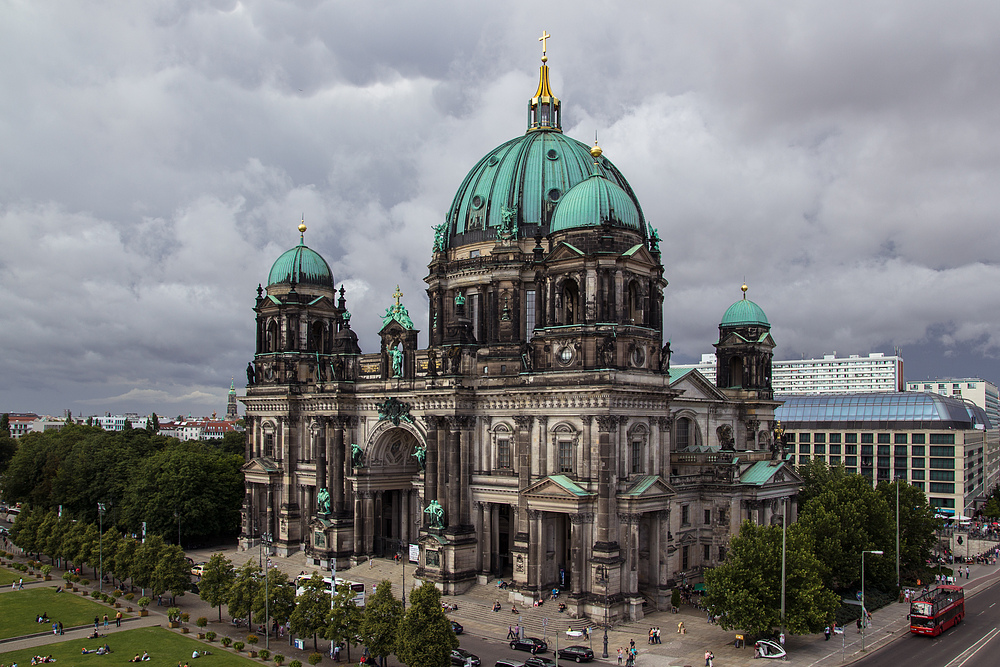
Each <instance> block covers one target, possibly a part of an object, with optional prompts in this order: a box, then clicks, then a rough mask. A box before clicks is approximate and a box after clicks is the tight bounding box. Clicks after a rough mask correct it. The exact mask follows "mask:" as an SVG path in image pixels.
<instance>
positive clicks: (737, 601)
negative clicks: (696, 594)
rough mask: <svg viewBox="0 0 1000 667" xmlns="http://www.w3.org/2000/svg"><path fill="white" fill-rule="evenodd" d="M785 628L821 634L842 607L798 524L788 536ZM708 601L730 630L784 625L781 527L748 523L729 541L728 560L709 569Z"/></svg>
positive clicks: (762, 630) (752, 631)
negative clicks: (827, 585)
mask: <svg viewBox="0 0 1000 667" xmlns="http://www.w3.org/2000/svg"><path fill="white" fill-rule="evenodd" d="M785 560H786V568H785V570H786V576H785V591H786V592H785V627H786V628H787V630H788V632H790V633H792V634H806V633H809V632H818V631H820V630H822V629H823V626H824V625H825V624H827V623H829V622H830V620H831V619H832V618H833V616H834V613H835V612H836V610H837V606H838V605H839V599H838V597H837V595H836V594H834V593H833V591H831V590H829V589H827V588H825V587H824V586H823V581H822V576H821V575H822V570H823V565H822V564H821V563H820V561H819V560H818V559H817V558H816V557H815V556H814V555H813V552H812V543H811V540H810V538H809V535H808V533H806V531H804V530H802V529H801V528H800V527H799V526H798V524H794V525H792V526H790V527H789V528H788V530H787V535H786V548H785ZM705 588H706V589H707V590H708V594H707V597H706V603H707V605H708V608H709V611H710V612H711V613H712V614H714V615H716V616H719V617H720V624H721V625H722V627H723V628H725V629H726V630H743V631H745V632H747V633H749V634H755V635H761V634H769V633H770V632H771V631H772V630H773V629H774V628H775V627H777V626H779V625H780V623H781V526H758V525H756V524H754V523H752V522H750V521H745V522H744V523H743V525H742V527H741V528H740V532H739V535H737V536H736V537H734V538H733V539H732V540H731V541H730V548H729V552H728V553H727V554H726V560H725V562H724V563H723V564H722V565H720V566H718V567H716V568H714V569H712V570H709V571H708V572H706V573H705Z"/></svg>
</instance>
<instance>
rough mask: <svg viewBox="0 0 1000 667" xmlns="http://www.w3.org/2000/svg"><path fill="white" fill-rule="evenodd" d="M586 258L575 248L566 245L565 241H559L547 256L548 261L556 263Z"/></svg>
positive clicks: (568, 244)
mask: <svg viewBox="0 0 1000 667" xmlns="http://www.w3.org/2000/svg"><path fill="white" fill-rule="evenodd" d="M586 256H587V255H586V253H585V252H583V251H582V250H580V249H579V248H577V247H576V246H574V245H572V244H570V243H566V242H565V241H560V242H559V244H558V245H557V246H556V247H555V249H554V250H553V251H552V252H551V253H550V254H549V257H548V261H550V262H558V261H560V260H565V259H580V258H581V257H586Z"/></svg>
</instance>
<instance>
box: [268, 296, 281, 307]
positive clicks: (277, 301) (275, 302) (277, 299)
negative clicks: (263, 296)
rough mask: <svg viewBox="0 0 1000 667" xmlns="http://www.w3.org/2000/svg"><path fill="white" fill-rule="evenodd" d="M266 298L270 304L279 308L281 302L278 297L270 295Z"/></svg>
mask: <svg viewBox="0 0 1000 667" xmlns="http://www.w3.org/2000/svg"><path fill="white" fill-rule="evenodd" d="M267 298H268V299H269V300H270V301H271V303H274V304H277V305H279V306H280V305H281V300H280V299H279V298H278V297H276V296H274V295H272V294H268V295H267Z"/></svg>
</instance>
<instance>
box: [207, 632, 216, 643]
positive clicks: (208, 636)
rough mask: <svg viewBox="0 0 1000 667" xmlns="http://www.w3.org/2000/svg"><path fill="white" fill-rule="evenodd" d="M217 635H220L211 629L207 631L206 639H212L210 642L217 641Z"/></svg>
mask: <svg viewBox="0 0 1000 667" xmlns="http://www.w3.org/2000/svg"><path fill="white" fill-rule="evenodd" d="M217 636H218V635H216V634H215V633H214V632H212V631H211V630H209V631H208V632H206V633H205V639H207V640H208V641H210V642H213V641H215V638H216V637H217Z"/></svg>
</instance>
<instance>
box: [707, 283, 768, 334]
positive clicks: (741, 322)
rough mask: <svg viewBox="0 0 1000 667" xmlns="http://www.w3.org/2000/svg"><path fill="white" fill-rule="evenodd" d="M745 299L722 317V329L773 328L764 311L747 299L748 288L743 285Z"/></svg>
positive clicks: (735, 304) (732, 306)
mask: <svg viewBox="0 0 1000 667" xmlns="http://www.w3.org/2000/svg"><path fill="white" fill-rule="evenodd" d="M741 289H742V290H743V298H742V299H740V300H739V301H737V302H736V303H734V304H733V305H731V306H729V308H727V309H726V314H725V315H723V316H722V322H720V323H719V326H720V327H742V326H763V327H768V328H770V327H771V323H770V322H768V321H767V315H765V314H764V309H763V308H761V307H760V306H758V305H757V304H756V303H754V302H753V301H751V300H750V299H748V298H747V294H746V292H747V286H746V285H743V287H742V288H741Z"/></svg>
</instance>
